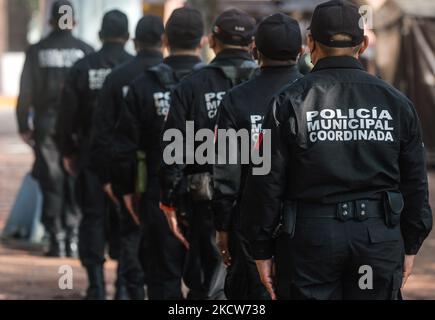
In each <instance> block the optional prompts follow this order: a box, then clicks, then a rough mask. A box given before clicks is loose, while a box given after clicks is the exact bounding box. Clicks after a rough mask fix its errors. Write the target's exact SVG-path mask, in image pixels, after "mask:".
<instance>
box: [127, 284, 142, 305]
mask: <svg viewBox="0 0 435 320" xmlns="http://www.w3.org/2000/svg"><path fill="white" fill-rule="evenodd" d="M127 291H128V295H129V297H130V300H138V301H143V300H145V288H144V287H138V286H128V287H127Z"/></svg>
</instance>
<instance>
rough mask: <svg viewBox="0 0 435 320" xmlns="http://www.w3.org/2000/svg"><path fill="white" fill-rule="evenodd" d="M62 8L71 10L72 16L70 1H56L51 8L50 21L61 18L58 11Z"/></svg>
mask: <svg viewBox="0 0 435 320" xmlns="http://www.w3.org/2000/svg"><path fill="white" fill-rule="evenodd" d="M63 6H68V7H70V8H71V9H72V13H73V14H74V6H73V5H72V3H71V1H68V0H58V1H55V2H54V3H53V5H52V6H51V16H50V19H51V20H52V21H55V22H57V21H59V19H60V18H61V17H62V16H63V14H64V13H63V12H62V13H60V12H59V10H60V9H61V8H62V7H63Z"/></svg>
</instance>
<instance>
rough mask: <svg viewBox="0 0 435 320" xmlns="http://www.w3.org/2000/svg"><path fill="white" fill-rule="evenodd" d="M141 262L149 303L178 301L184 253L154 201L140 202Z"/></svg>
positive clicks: (180, 292)
mask: <svg viewBox="0 0 435 320" xmlns="http://www.w3.org/2000/svg"><path fill="white" fill-rule="evenodd" d="M142 215H143V225H144V227H143V235H142V237H143V238H142V248H141V259H142V265H143V266H144V268H145V274H146V278H147V287H148V298H149V299H150V300H181V299H183V295H182V290H181V285H182V277H183V267H184V259H185V253H186V250H185V249H184V247H183V245H182V244H181V243H180V241H179V240H178V239H176V238H175V236H174V235H173V234H172V232H171V230H170V229H169V225H168V222H167V220H166V217H165V215H164V213H163V212H162V211H161V210H160V209H159V200H158V199H148V198H146V197H144V199H143V201H142Z"/></svg>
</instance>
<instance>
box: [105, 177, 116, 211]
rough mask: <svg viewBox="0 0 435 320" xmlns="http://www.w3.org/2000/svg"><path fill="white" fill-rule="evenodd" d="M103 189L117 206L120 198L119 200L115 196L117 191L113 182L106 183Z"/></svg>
mask: <svg viewBox="0 0 435 320" xmlns="http://www.w3.org/2000/svg"><path fill="white" fill-rule="evenodd" d="M103 190H104V192H105V193H106V194H107V196H108V197H109V198H110V200H112V202H113V203H114V204H115V205H116V206H119V200H118V198H117V197H116V196H115V193H114V192H113V188H112V184H111V183H106V184H105V185H104V186H103Z"/></svg>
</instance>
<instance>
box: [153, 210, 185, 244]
mask: <svg viewBox="0 0 435 320" xmlns="http://www.w3.org/2000/svg"><path fill="white" fill-rule="evenodd" d="M160 210H162V211H163V213H164V214H165V216H166V219H167V220H168V224H169V228H170V229H171V231H172V233H173V234H174V236H175V237H176V238H177V239H178V240H180V242H181V243H182V244H183V246H184V247H185V248H186V249H187V250H189V248H190V245H189V242H188V241H187V240H186V238H185V237H184V235H183V233H182V232H181V230H180V227H179V226H178V218H177V213H176V212H175V209H174V208H170V207H168V206H165V205H163V204H160Z"/></svg>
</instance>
